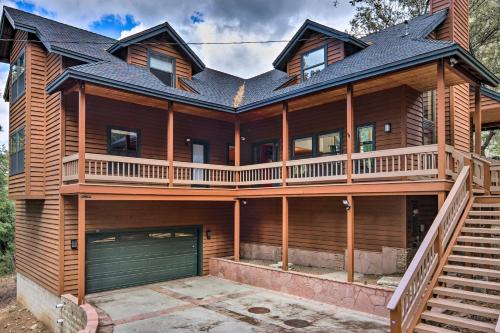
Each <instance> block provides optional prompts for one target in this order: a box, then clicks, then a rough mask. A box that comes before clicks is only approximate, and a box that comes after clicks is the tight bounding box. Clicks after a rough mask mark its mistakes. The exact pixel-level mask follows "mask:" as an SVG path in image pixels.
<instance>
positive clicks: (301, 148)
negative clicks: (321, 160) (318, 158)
mask: <svg viewBox="0 0 500 333" xmlns="http://www.w3.org/2000/svg"><path fill="white" fill-rule="evenodd" d="M292 152H293V158H295V159H298V158H308V157H313V154H314V150H313V137H312V136H307V137H303V138H296V139H293V140H292Z"/></svg>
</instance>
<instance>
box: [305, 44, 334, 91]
mask: <svg viewBox="0 0 500 333" xmlns="http://www.w3.org/2000/svg"><path fill="white" fill-rule="evenodd" d="M321 49H323V51H324V58H323V62H322V63H319V64H316V65H314V66H309V67H304V56H305V55H306V54H310V53H313V52H316V51H318V50H321ZM320 65H325V68H326V66H328V44H323V45H322V46H319V47H317V48H315V49H312V50H309V51H307V52H303V53H301V54H300V81H301V82H304V71H306V70H308V69H311V68H314V67H317V66H320ZM323 69H324V68H323Z"/></svg>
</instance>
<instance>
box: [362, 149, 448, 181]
mask: <svg viewBox="0 0 500 333" xmlns="http://www.w3.org/2000/svg"><path fill="white" fill-rule="evenodd" d="M352 163H353V175H352V178H353V179H369V178H388V177H409V176H436V175H437V172H438V169H437V145H427V146H415V147H407V148H397V149H386V150H378V151H372V152H366V153H356V154H352Z"/></svg>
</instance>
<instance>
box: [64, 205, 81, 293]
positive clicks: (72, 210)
mask: <svg viewBox="0 0 500 333" xmlns="http://www.w3.org/2000/svg"><path fill="white" fill-rule="evenodd" d="M63 203H64V207H63V209H64V273H63V276H64V288H63V290H64V293H69V294H73V295H76V294H77V291H78V250H72V249H71V240H72V239H78V198H77V197H76V196H65V197H63Z"/></svg>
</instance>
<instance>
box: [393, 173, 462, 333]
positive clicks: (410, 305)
mask: <svg viewBox="0 0 500 333" xmlns="http://www.w3.org/2000/svg"><path fill="white" fill-rule="evenodd" d="M469 172H470V168H469V167H468V166H465V167H463V168H462V170H461V171H460V174H459V175H458V177H457V180H456V181H455V184H454V185H453V187H452V189H451V191H450V193H449V194H448V197H447V198H446V200H445V202H444V204H443V206H442V207H441V209H440V210H439V212H438V214H437V216H436V218H435V219H434V222H433V223H432V225H431V227H430V228H429V231H428V232H427V234H426V236H425V238H424V240H423V242H422V245H420V247H419V248H418V251H417V253H416V254H415V257H414V258H413V260H412V261H411V263H410V266H409V267H408V269H407V270H406V273H405V275H404V276H403V279H402V280H401V282H400V283H399V286H398V288H397V289H396V291H395V292H394V294H393V296H392V298H391V300H390V301H389V304H388V305H387V308H388V309H389V310H390V311H391V332H406V331H407V329H408V325H409V324H410V320H411V319H412V318H413V316H414V315H415V313H414V311H415V309H416V308H417V307H418V305H419V303H420V302H421V301H422V296H423V295H424V293H425V291H426V288H427V286H428V284H429V282H430V281H431V279H432V276H433V274H434V272H435V270H436V267H437V265H438V262H439V259H440V253H443V252H444V250H445V249H446V247H447V246H448V243H449V241H450V238H451V235H452V234H453V232H454V230H455V228H456V226H457V223H458V221H459V219H460V217H461V215H462V214H463V211H464V209H465V207H466V204H467V201H468V199H469V191H468V190H467V181H468V178H469Z"/></svg>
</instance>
